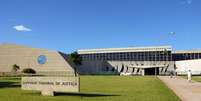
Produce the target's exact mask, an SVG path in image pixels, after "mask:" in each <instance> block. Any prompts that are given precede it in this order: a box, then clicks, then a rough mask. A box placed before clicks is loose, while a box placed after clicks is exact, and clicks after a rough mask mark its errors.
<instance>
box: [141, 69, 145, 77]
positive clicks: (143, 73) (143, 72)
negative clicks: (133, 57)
mask: <svg viewBox="0 0 201 101" xmlns="http://www.w3.org/2000/svg"><path fill="white" fill-rule="evenodd" d="M141 73H142V76H144V75H145V71H144V68H142V72H141Z"/></svg>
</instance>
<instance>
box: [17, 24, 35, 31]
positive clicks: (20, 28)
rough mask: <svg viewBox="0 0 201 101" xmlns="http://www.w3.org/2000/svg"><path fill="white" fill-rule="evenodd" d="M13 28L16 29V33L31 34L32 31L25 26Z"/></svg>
mask: <svg viewBox="0 0 201 101" xmlns="http://www.w3.org/2000/svg"><path fill="white" fill-rule="evenodd" d="M13 28H14V29H15V30H16V31H19V32H29V31H31V29H30V28H27V27H25V26H24V25H16V26H13Z"/></svg>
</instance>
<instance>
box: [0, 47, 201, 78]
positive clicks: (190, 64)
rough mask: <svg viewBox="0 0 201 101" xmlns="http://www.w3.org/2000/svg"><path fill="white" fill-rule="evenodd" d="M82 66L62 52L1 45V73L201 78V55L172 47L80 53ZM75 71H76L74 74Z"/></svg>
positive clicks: (83, 51)
mask: <svg viewBox="0 0 201 101" xmlns="http://www.w3.org/2000/svg"><path fill="white" fill-rule="evenodd" d="M77 52H78V54H79V55H80V56H81V57H82V60H83V61H82V64H81V65H79V66H76V67H73V66H71V65H70V64H69V62H68V61H67V58H68V55H67V54H65V53H62V52H59V51H50V50H46V49H39V48H31V47H27V46H20V45H14V44H0V73H7V72H11V69H12V66H13V65H14V64H16V65H18V66H20V71H21V70H22V69H24V68H33V69H34V70H36V72H37V73H38V74H43V73H50V74H54V73H59V74H64V75H66V74H67V75H74V74H75V72H78V73H79V74H120V73H127V74H131V75H169V73H170V71H175V72H177V74H186V71H187V70H191V71H192V73H193V74H194V75H200V74H201V51H199V50H194V51H191V50H189V51H174V50H173V49H172V47H171V46H155V47H128V48H103V49H80V50H77ZM74 68H76V70H77V71H75V70H74Z"/></svg>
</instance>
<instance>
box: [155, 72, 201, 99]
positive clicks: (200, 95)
mask: <svg viewBox="0 0 201 101" xmlns="http://www.w3.org/2000/svg"><path fill="white" fill-rule="evenodd" d="M158 78H159V79H160V80H162V81H163V82H164V83H165V84H166V85H167V86H168V87H169V88H170V89H172V90H173V91H174V92H175V93H176V94H177V96H179V97H180V98H181V99H182V101H201V83H199V82H195V81H192V82H188V81H187V80H186V79H183V78H181V77H175V78H170V77H169V76H158Z"/></svg>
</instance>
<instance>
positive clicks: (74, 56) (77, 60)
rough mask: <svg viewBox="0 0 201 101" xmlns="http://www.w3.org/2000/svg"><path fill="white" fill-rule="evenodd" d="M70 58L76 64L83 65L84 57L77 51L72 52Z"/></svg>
mask: <svg viewBox="0 0 201 101" xmlns="http://www.w3.org/2000/svg"><path fill="white" fill-rule="evenodd" d="M68 60H69V61H70V62H71V63H73V64H74V65H82V57H81V56H80V55H79V54H78V53H77V52H73V53H71V54H70V55H69V58H68Z"/></svg>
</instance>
